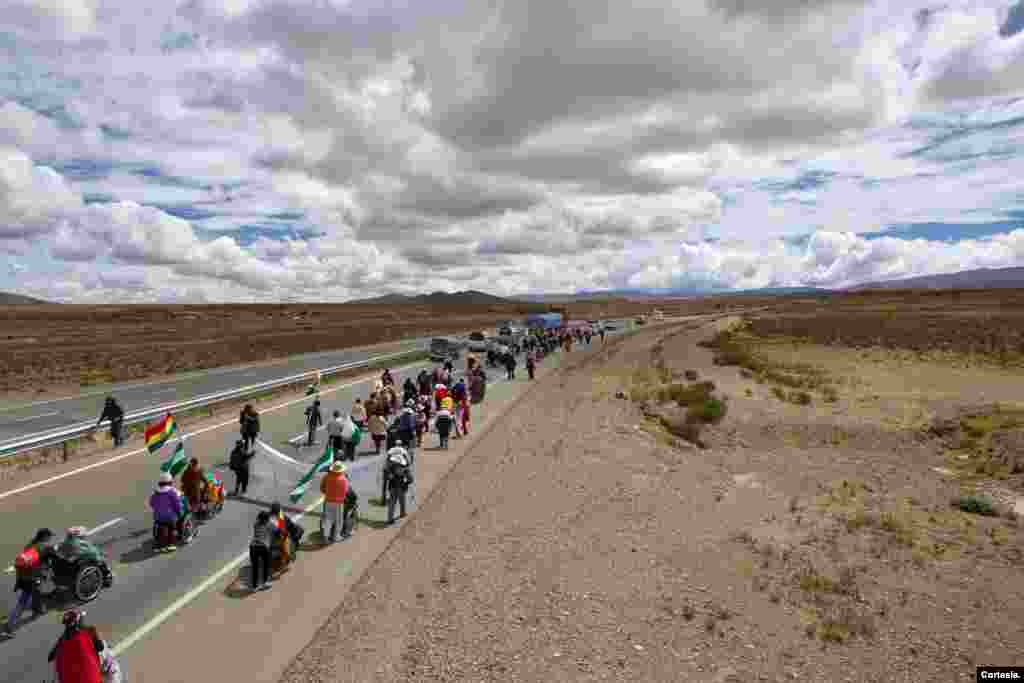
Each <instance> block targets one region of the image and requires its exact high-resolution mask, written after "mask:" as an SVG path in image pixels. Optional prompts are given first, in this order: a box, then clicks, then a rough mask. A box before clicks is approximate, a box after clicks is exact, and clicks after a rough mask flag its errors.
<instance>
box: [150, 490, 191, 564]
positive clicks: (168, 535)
mask: <svg viewBox="0 0 1024 683" xmlns="http://www.w3.org/2000/svg"><path fill="white" fill-rule="evenodd" d="M149 507H150V508H151V509H152V510H153V536H154V542H155V548H156V550H157V552H167V551H171V550H175V549H176V546H175V543H174V542H175V537H177V539H178V540H180V541H181V542H182V543H186V544H187V543H190V542H191V541H192V538H193V537H194V533H193V531H192V523H191V517H190V515H189V509H188V503H187V499H186V498H185V497H184V496H183V495H182V494H181V493H180V492H179V491H178V490H177V489H176V488H174V477H173V476H171V475H170V474H169V473H168V472H163V473H161V475H160V480H159V481H158V483H157V486H156V491H154V492H153V495H151V496H150V497H149Z"/></svg>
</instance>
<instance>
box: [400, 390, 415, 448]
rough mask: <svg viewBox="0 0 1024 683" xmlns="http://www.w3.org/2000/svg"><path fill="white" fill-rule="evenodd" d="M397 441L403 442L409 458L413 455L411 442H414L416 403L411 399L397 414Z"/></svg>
mask: <svg viewBox="0 0 1024 683" xmlns="http://www.w3.org/2000/svg"><path fill="white" fill-rule="evenodd" d="M398 441H399V442H400V443H404V444H405V445H406V448H408V449H409V455H410V458H411V457H414V456H413V452H414V451H413V444H414V443H416V404H415V403H413V402H412V401H411V400H410V401H409V402H408V403H406V404H405V407H404V408H402V412H401V414H399V416H398Z"/></svg>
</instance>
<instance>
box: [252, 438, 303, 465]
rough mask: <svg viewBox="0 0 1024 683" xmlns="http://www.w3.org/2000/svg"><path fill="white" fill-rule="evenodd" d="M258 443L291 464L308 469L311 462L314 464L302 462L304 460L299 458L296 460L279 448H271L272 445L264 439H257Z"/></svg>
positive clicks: (268, 451)
mask: <svg viewBox="0 0 1024 683" xmlns="http://www.w3.org/2000/svg"><path fill="white" fill-rule="evenodd" d="M256 443H257V444H259V445H260V446H262V447H263V450H265V451H266V452H267V453H270V454H271V455H272V456H274V457H275V458H280V459H281V460H284V461H285V462H286V463H289V464H291V465H295V466H296V467H300V468H302V469H306V468H308V467H309V466H310V464H312V463H302V462H299V461H298V460H296V459H295V458H289V457H288V456H287V455H285V454H284V453H282V452H281V451H279V450H277V449H276V448H271V447H270V446H268V445H267V444H266V443H264V442H263V441H260V440H259V439H256Z"/></svg>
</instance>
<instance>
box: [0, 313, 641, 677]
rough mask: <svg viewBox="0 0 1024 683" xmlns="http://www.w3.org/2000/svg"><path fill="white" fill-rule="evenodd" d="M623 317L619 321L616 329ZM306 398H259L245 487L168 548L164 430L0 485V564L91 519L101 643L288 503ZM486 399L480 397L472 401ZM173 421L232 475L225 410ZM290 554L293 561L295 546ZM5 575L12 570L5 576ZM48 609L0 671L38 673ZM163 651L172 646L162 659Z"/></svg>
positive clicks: (399, 375)
mask: <svg viewBox="0 0 1024 683" xmlns="http://www.w3.org/2000/svg"><path fill="white" fill-rule="evenodd" d="M628 327H629V326H628V325H624V326H622V327H621V328H620V330H621V331H625V329H626V328H628ZM334 362H336V361H334ZM423 367H431V364H429V363H419V364H415V365H412V366H407V367H405V368H401V369H399V370H397V371H395V370H393V374H394V375H395V377H396V379H397V381H398V383H399V384H401V382H402V381H403V379H404V378H405V377H406V376H415V374H417V373H418V372H419V369H420V368H423ZM502 375H503V373H500V372H498V371H494V370H491V371H489V372H488V376H489V378H490V380H491V381H490V384H492V385H499V384H502V383H504V381H505V380H504V379H503V377H502ZM524 376H525V372H523V371H522V370H520V372H519V373H517V380H516V381H517V382H522V381H525V377H524ZM371 384H372V381H371V380H362V381H358V382H355V381H353V382H346V383H342V384H340V385H337V386H330V387H328V388H327V390H326V391H325V392H323V397H322V401H323V408H324V411H325V415H326V414H329V413H330V411H333V410H334V409H339V410H342V411H347V410H348V408H349V407H350V406H351V405H352V402H353V400H354V399H355V398H357V397H360V398H364V399H365V397H366V396H367V395H368V394H369V391H370V387H371ZM101 399H102V397H101ZM310 401H311V399H310V398H304V397H302V398H298V397H294V398H285V397H281V398H279V399H276V400H273V401H271V402H270V406H269V407H267V408H263V409H262V410H261V423H262V428H263V432H262V433H261V435H260V441H261V442H262V443H261V446H260V448H259V454H258V456H257V457H256V458H255V459H254V461H253V465H254V470H253V477H252V480H251V482H250V485H249V491H248V495H247V496H246V497H244V498H242V499H229V500H228V503H227V505H226V506H225V508H224V510H223V512H222V513H221V514H220V515H219V516H218V517H216V518H214V519H213V520H211V521H209V522H207V523H205V524H203V525H202V526H201V532H200V534H199V536H198V538H197V539H196V540H195V541H194V543H193V544H192V545H190V546H187V547H185V548H180V549H179V550H178V551H177V552H176V553H172V554H170V555H158V554H155V553H154V552H153V551H152V531H151V514H150V511H149V508H148V499H149V495H150V493H151V492H152V490H153V487H154V484H155V481H156V478H157V475H158V474H159V463H160V462H161V461H162V459H163V458H164V457H166V456H167V455H169V453H170V451H171V448H173V445H174V442H172V443H171V444H168V445H165V446H164V449H163V450H162V451H161V452H160V453H158V454H157V455H148V454H145V453H139V452H136V454H134V455H127V454H125V455H126V457H120V458H119V459H118V460H117V461H116V462H112V463H110V464H107V465H103V466H99V467H95V468H93V469H88V470H85V471H77V472H76V473H74V474H73V475H72V476H66V477H64V478H59V479H52V480H42V481H41V482H36V483H35V484H29V485H24V486H20V487H17V488H13V489H9V490H7V491H3V492H0V516H3V519H5V520H8V523H5V524H4V525H3V526H2V527H0V559H2V560H3V564H2V565H0V566H7V564H9V563H10V562H12V561H13V558H14V557H15V555H16V554H17V552H18V551H19V550H20V548H21V546H22V545H23V544H24V543H26V542H28V540H29V539H30V537H31V536H32V534H33V533H34V531H35V530H36V529H37V528H39V527H44V526H45V527H49V528H51V529H53V530H54V531H55V532H57V533H58V534H59V535H63V531H64V529H66V528H67V527H70V526H74V525H82V526H85V527H87V528H89V529H98V530H97V531H96V533H95V534H93V535H92V536H91V537H90V540H92V541H93V542H95V543H97V544H98V545H100V546H101V547H102V548H103V549H104V551H105V552H106V553H107V556H108V557H109V558H111V560H112V567H113V570H114V573H115V576H116V578H115V583H114V586H113V587H112V588H110V589H108V590H106V591H104V592H103V593H102V594H101V595H100V597H99V598H98V599H97V600H96V601H95V602H93V603H91V604H90V605H88V606H87V607H86V609H87V611H88V613H89V617H88V619H89V621H90V622H91V623H93V624H96V625H97V626H99V627H100V628H101V630H102V631H103V633H104V635H105V637H106V638H107V639H108V640H110V641H111V642H112V643H121V642H123V641H124V640H125V639H126V638H128V637H129V636H131V634H133V633H136V632H137V631H138V630H139V629H140V628H141V627H143V626H144V625H145V624H146V623H147V622H149V621H150V620H152V619H153V618H154V617H155V616H156V615H158V614H160V613H161V612H163V611H164V610H165V609H166V608H167V607H168V606H169V605H170V604H172V603H173V602H174V601H175V600H178V599H179V598H181V597H182V596H183V595H185V594H186V593H188V592H189V591H190V590H192V589H194V588H195V587H196V586H197V584H199V583H201V582H202V581H203V580H204V579H206V577H208V576H210V575H212V574H214V573H215V572H216V571H218V570H219V569H221V568H222V567H224V566H225V565H228V564H229V563H230V562H232V560H234V559H235V558H236V557H238V556H239V555H240V554H242V553H244V552H246V549H247V548H248V543H249V536H250V533H251V527H252V520H253V519H254V517H255V514H256V512H257V510H259V509H261V508H263V507H266V506H267V505H269V503H270V502H273V501H279V502H282V503H283V504H285V505H286V506H287V505H288V502H287V496H288V493H289V491H290V490H291V488H292V486H293V485H294V482H295V481H296V480H297V479H298V478H299V477H300V476H301V475H302V474H303V473H304V472H305V470H306V469H307V467H308V465H309V464H310V463H312V462H313V461H315V459H316V457H317V456H318V455H319V454H320V453H321V452H322V449H323V441H324V436H323V432H321V433H320V443H319V444H317V445H316V446H314V447H313V448H306V447H303V446H299V445H296V444H297V443H298V442H300V441H301V440H297V439H296V437H297V436H299V435H300V433H301V432H302V431H303V429H302V424H303V410H304V409H305V407H306V406H307V405H308V404H309V403H310ZM486 409H487V402H486V401H485V402H484V405H483V410H485V411H486ZM228 418H230V416H228ZM193 424H196V423H193ZM182 432H183V433H184V434H185V435H186V440H185V443H186V449H187V454H188V455H189V456H190V457H198V458H199V459H200V462H201V463H202V464H203V465H204V466H206V467H212V468H214V469H215V470H217V471H219V472H221V474H222V476H223V478H224V480H225V484H226V486H227V487H228V489H229V490H230V489H231V488H232V487H233V485H234V475H233V474H232V473H231V472H230V471H228V470H227V469H226V460H227V454H228V453H229V451H230V449H231V447H232V445H233V444H234V441H235V440H236V439H237V438H238V431H237V423H236V421H235V419H233V418H230V419H223V420H216V421H215V422H212V423H211V424H209V425H207V426H205V427H202V426H201V427H200V429H199V430H195V429H194V428H191V427H189V425H187V424H186V425H183V427H182ZM370 443H371V442H370V441H369V439H367V440H365V441H364V443H363V444H361V450H366V449H369V448H370V445H369V444H370ZM431 445H433V444H431ZM119 455H120V454H119ZM379 461H380V458H379V456H372V455H366V456H363V457H361V458H360V459H359V461H357V463H356V464H355V465H354V467H353V475H352V476H353V481H354V484H355V486H356V489H357V491H358V492H359V493H360V496H361V498H362V501H363V505H364V506H365V505H366V501H367V499H368V498H369V497H373V496H374V495H375V494H374V492H376V491H378V490H379V484H378V482H377V475H378V471H379ZM317 497H318V490H317V487H316V486H315V485H314V486H311V487H310V490H309V491H308V492H307V494H306V496H305V498H304V500H303V501H301V502H300V503H299V504H298V505H297V506H295V507H294V508H293V509H296V510H298V509H303V508H305V507H306V506H308V505H310V504H311V503H313V502H315V501H316V499H317ZM299 561H300V562H301V561H302V560H301V556H300V559H299ZM243 566H245V564H243ZM6 578H7V579H8V581H11V582H13V576H10V575H8V576H7V577H6ZM0 596H2V597H0V610H2V612H3V614H4V615H6V613H7V612H8V610H10V608H11V607H12V605H13V601H14V599H15V597H16V594H15V593H13V592H11V591H10V590H9V589H8V590H3V591H0ZM59 615H60V608H59V607H58V606H55V607H53V608H52V609H51V611H50V612H49V613H48V614H47V615H46V616H44V617H41V618H38V619H34V618H33V617H31V615H29V614H26V615H23V617H22V622H21V627H20V629H19V630H18V632H17V635H16V636H15V637H14V638H13V639H10V640H6V641H3V640H0V658H2V659H3V662H4V666H3V667H0V683H36V682H40V683H42V682H44V681H48V680H49V678H48V674H49V668H48V666H47V663H46V657H47V653H48V652H49V649H50V647H52V645H53V643H54V641H55V639H56V638H57V636H59V634H60V626H59V621H58V620H59ZM173 661H174V659H173V655H172V657H171V659H170V660H168V665H172V663H173Z"/></svg>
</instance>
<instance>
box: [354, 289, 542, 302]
mask: <svg viewBox="0 0 1024 683" xmlns="http://www.w3.org/2000/svg"><path fill="white" fill-rule="evenodd" d="M347 303H350V304H364V305H385V306H393V305H399V304H401V305H416V306H464V305H484V304H517V303H522V301H519V300H514V299H503V298H502V297H500V296H494V295H493V294H488V293H487V292H480V291H477V290H475V289H470V290H466V291H464V292H431V293H430V294H416V295H412V296H409V295H405V294H385V295H384V296H377V297H373V298H371V299H356V300H354V301H349V302H347Z"/></svg>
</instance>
